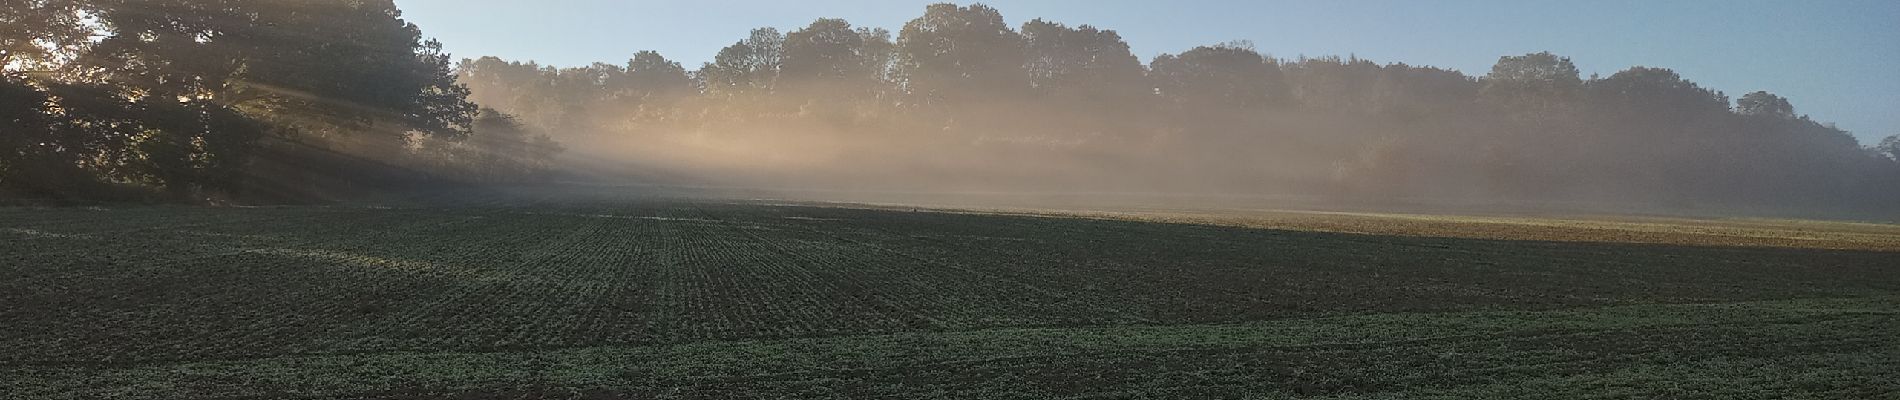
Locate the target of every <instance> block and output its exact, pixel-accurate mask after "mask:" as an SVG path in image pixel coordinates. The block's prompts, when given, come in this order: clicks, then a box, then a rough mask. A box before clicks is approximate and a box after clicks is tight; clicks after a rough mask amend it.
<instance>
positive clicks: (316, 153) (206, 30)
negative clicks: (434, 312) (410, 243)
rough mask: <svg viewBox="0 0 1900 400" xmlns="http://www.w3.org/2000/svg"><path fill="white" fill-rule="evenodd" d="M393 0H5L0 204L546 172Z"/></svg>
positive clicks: (282, 194) (307, 189)
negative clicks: (3, 200) (10, 199)
mask: <svg viewBox="0 0 1900 400" xmlns="http://www.w3.org/2000/svg"><path fill="white" fill-rule="evenodd" d="M401 15H402V14H401V11H399V10H398V9H397V8H396V6H395V4H394V3H393V2H392V1H390V0H349V1H300V0H9V1H8V2H7V3H6V6H5V7H0V65H4V66H5V70H4V72H5V73H4V74H0V114H4V116H0V124H4V125H3V126H0V132H3V133H0V193H4V194H6V195H10V196H21V197H37V198H55V199H140V198H144V199H174V200H177V199H183V200H197V201H202V200H222V199H232V198H251V199H270V200H293V199H310V198H324V197H335V196H343V195H348V194H350V193H360V192H363V191H365V190H369V189H372V188H378V187H388V186H398V185H410V184H414V183H417V182H428V181H502V180H518V179H525V178H530V177H533V176H535V175H538V174H542V173H544V171H545V169H546V168H547V166H548V164H549V163H550V162H551V161H552V157H553V155H554V153H556V152H558V151H559V150H560V149H559V146H558V145H557V144H555V143H553V142H552V141H551V139H549V138H547V137H546V136H544V135H538V134H534V133H532V132H531V131H530V130H529V129H528V127H526V126H524V125H522V124H520V123H519V122H516V121H515V120H514V119H513V117H511V116H507V115H504V114H500V113H498V112H495V111H493V110H483V109H480V108H478V106H477V105H475V104H474V103H471V102H469V101H468V100H467V97H468V88H467V87H466V86H464V85H461V84H459V83H457V82H456V81H455V79H456V76H455V73H454V63H453V60H452V59H451V58H450V56H449V55H448V54H445V53H444V52H443V51H442V46H441V44H440V43H437V42H435V41H430V40H424V39H423V37H422V33H421V31H420V30H419V29H418V28H417V27H416V26H415V25H413V24H410V23H407V22H405V21H404V20H402V19H401Z"/></svg>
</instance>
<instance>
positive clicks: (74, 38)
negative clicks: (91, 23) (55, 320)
mask: <svg viewBox="0 0 1900 400" xmlns="http://www.w3.org/2000/svg"><path fill="white" fill-rule="evenodd" d="M82 5H83V3H82V1H80V0H7V1H6V2H4V3H0V68H4V69H5V70H6V71H7V72H14V69H15V67H16V66H18V67H22V68H23V69H45V68H48V67H50V66H52V65H54V64H57V62H58V60H57V59H60V58H69V57H72V56H74V55H75V54H76V53H77V52H78V51H79V47H80V46H81V45H82V44H83V43H85V40H86V36H87V35H88V34H89V33H90V31H89V30H87V26H86V25H87V24H86V21H85V14H84V12H83V11H84V10H85V8H84V7H82Z"/></svg>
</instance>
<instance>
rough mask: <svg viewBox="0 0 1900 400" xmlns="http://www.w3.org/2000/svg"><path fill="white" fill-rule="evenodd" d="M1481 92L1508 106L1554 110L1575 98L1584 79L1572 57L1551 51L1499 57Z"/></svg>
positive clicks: (1493, 101) (1529, 109)
mask: <svg viewBox="0 0 1900 400" xmlns="http://www.w3.org/2000/svg"><path fill="white" fill-rule="evenodd" d="M1483 81H1484V89H1483V90H1482V92H1480V94H1481V95H1482V96H1483V97H1484V98H1485V99H1487V100H1489V101H1490V102H1491V103H1492V104H1494V105H1498V106H1500V107H1502V108H1505V109H1513V110H1523V111H1528V112H1531V113H1538V112H1551V111H1554V110H1555V109H1557V108H1560V107H1565V106H1567V105H1568V104H1569V103H1570V102H1572V101H1574V99H1575V97H1576V95H1577V92H1578V90H1579V89H1580V88H1581V87H1582V86H1583V80H1582V78H1581V77H1580V76H1579V74H1578V72H1577V66H1576V64H1572V63H1571V62H1570V58H1569V57H1560V56H1557V55H1555V54H1551V53H1550V52H1540V53H1531V54H1525V55H1522V56H1505V57H1498V62H1497V64H1494V65H1492V66H1491V72H1490V73H1488V74H1485V76H1484V79H1483Z"/></svg>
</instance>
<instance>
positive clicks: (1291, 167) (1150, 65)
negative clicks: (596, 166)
mask: <svg viewBox="0 0 1900 400" xmlns="http://www.w3.org/2000/svg"><path fill="white" fill-rule="evenodd" d="M0 66H4V74H0V114H4V115H0V195H6V196H35V197H54V198H121V197H171V198H186V199H205V198H223V197H244V198H308V197H329V196H341V195H347V194H349V193H352V192H355V191H359V190H370V189H374V188H379V187H392V186H394V187H400V186H406V185H414V184H417V183H426V182H496V181H517V180H530V179H536V178H537V177H541V176H545V175H546V174H547V173H549V171H550V170H551V169H552V168H553V163H554V162H555V157H556V155H557V154H560V153H562V152H563V149H564V148H565V149H566V152H567V153H568V154H570V155H571V156H572V157H569V160H568V162H574V161H576V160H579V161H590V162H591V161H595V160H615V161H624V162H629V163H632V164H635V165H632V167H637V168H649V169H653V170H665V171H695V172H699V173H706V174H720V173H727V174H730V175H733V176H746V177H750V178H751V179H755V180H756V181H757V182H760V183H769V184H779V185H831V186H844V187H867V188H891V189H908V188H916V189H931V190H942V189H951V190H955V189H985V190H1044V191H1069V192H1083V191H1119V192H1206V193H1215V192H1218V193H1241V194H1298V195H1320V196H1330V197H1332V198H1337V199H1342V200H1373V201H1388V200H1389V201H1415V200H1487V201H1513V202H1526V203H1548V204H1561V203H1563V202H1577V203H1591V204H1630V205H1637V206H1652V207H1662V208H1670V209H1698V208H1706V209H1711V210H1714V209H1749V210H1774V211H1780V210H1797V211H1798V210H1854V211H1878V212H1893V211H1896V209H1900V161H1896V160H1897V159H1900V137H1890V138H1888V139H1886V140H1884V141H1881V142H1880V143H1878V144H1875V145H1873V146H1868V147H1863V146H1862V145H1861V144H1860V143H1858V142H1857V141H1856V140H1855V139H1854V138H1853V137H1852V136H1851V135H1849V134H1848V133H1847V132H1844V131H1842V130H1840V129H1837V128H1835V127H1833V126H1832V125H1830V124H1825V123H1820V122H1816V121H1813V120H1811V119H1809V118H1807V117H1806V116H1804V115H1801V114H1799V113H1798V112H1797V111H1796V109H1795V108H1794V107H1793V105H1792V104H1790V102H1789V101H1788V100H1787V99H1784V98H1782V97H1779V96H1776V95H1773V94H1770V93H1767V92H1753V93H1748V94H1745V95H1742V96H1741V97H1740V98H1737V99H1734V100H1733V101H1731V99H1730V98H1729V97H1728V96H1727V95H1725V94H1724V93H1721V92H1718V91H1713V90H1710V89H1706V88H1702V87H1699V86H1698V85H1696V84H1695V83H1693V82H1690V81H1688V80H1686V79H1683V78H1682V77H1680V76H1678V75H1677V74H1676V73H1675V72H1673V71H1670V70H1668V69H1662V68H1650V67H1633V68H1630V69H1627V70H1624V71H1620V72H1617V73H1615V74H1612V75H1610V76H1608V77H1599V76H1590V77H1587V78H1586V77H1583V76H1581V75H1580V73H1579V71H1578V70H1577V68H1576V67H1575V66H1574V65H1573V64H1572V63H1571V62H1570V60H1569V59H1567V58H1564V57H1561V56H1557V55H1553V54H1549V53H1536V54H1526V55H1521V56H1508V57H1502V58H1500V59H1499V61H1498V62H1497V64H1496V65H1495V66H1493V67H1492V69H1491V71H1489V72H1488V73H1486V74H1484V75H1483V76H1478V77H1473V76H1467V75H1465V74H1463V73H1461V72H1458V71H1453V70H1446V69H1440V68H1433V67H1422V66H1412V65H1407V64H1402V63H1399V64H1378V63H1374V62H1372V61H1368V60H1363V59H1359V58H1357V57H1344V58H1342V57H1317V58H1308V57H1300V58H1294V59H1283V58H1277V57H1271V56H1267V55H1263V54H1261V53H1260V52H1259V51H1258V50H1256V49H1255V47H1254V46H1253V45H1252V44H1251V43H1247V42H1232V43H1223V44H1216V45H1208V46H1201V47H1196V48H1192V49H1188V50H1186V51H1183V52H1180V53H1176V54H1164V55H1161V56H1158V57H1155V58H1154V59H1152V60H1150V61H1149V62H1147V63H1145V64H1144V63H1143V62H1142V60H1141V59H1140V58H1138V57H1136V56H1135V55H1134V54H1132V53H1131V52H1130V50H1129V48H1128V45H1127V43H1126V42H1125V41H1123V40H1122V38H1121V37H1120V35H1118V34H1117V33H1116V32H1115V31H1113V30H1105V29H1098V28H1096V27H1092V26H1088V25H1082V26H1069V25H1065V24H1061V23H1056V22H1051V21H1046V20H1041V19H1037V20H1032V21H1029V22H1027V23H1024V24H1022V25H1021V26H1011V25H1009V24H1006V23H1005V22H1004V19H1003V17H1002V15H1001V14H1000V13H999V12H998V11H997V10H995V9H993V8H990V7H988V6H984V5H981V4H977V5H969V6H958V5H953V4H936V5H931V6H929V7H927V9H926V10H925V13H924V15H923V16H920V17H918V18H916V19H914V20H911V21H910V22H909V23H907V24H905V25H904V26H903V27H902V28H901V29H899V30H898V31H897V32H894V33H893V32H891V31H888V30H884V29H877V28H865V27H856V26H853V25H851V24H850V23H849V22H846V21H844V20H840V19H819V20H816V21H813V22H812V23H811V24H809V25H806V26H804V27H800V28H797V29H794V30H791V31H790V32H781V31H779V30H777V29H774V28H760V29H756V30H753V31H752V32H750V34H749V35H747V36H745V37H744V38H742V39H740V40H738V41H736V42H734V43H733V44H732V45H730V46H727V47H725V48H723V49H721V50H720V51H719V52H718V53H717V56H716V57H715V58H714V59H713V60H712V61H710V62H707V63H704V64H702V65H700V66H698V67H697V68H695V69H688V68H685V67H684V66H682V65H680V64H679V63H677V62H674V61H671V60H668V59H666V58H665V57H663V56H661V55H660V54H658V53H655V52H640V53H637V54H635V55H633V57H631V59H630V60H628V61H627V62H626V63H624V64H610V63H596V64H593V65H588V66H582V67H572V68H555V67H551V66H543V65H538V64H536V63H533V62H514V61H507V60H502V59H499V58H494V57H483V58H478V59H464V60H461V61H460V63H459V64H458V63H455V62H452V61H451V58H450V56H449V55H447V54H444V53H443V51H442V48H441V46H440V44H438V43H436V42H433V41H428V40H424V39H423V36H422V34H421V32H420V30H419V29H418V28H417V27H416V26H414V25H412V24H409V23H407V22H405V21H403V20H402V19H401V12H400V11H399V10H398V9H397V8H396V6H395V4H394V3H393V2H392V1H389V0H347V1H303V0H12V1H10V2H8V3H7V6H6V7H0ZM478 105H479V106H478ZM556 140H559V141H560V144H557V143H556ZM563 144H565V145H563ZM623 167H624V166H623Z"/></svg>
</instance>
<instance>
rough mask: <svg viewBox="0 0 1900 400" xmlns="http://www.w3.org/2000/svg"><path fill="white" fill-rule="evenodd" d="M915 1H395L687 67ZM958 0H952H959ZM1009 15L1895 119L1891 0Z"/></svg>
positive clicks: (1004, 5) (1156, 49)
mask: <svg viewBox="0 0 1900 400" xmlns="http://www.w3.org/2000/svg"><path fill="white" fill-rule="evenodd" d="M934 2H939V1H930V0H397V1H396V3H397V5H399V6H401V7H402V9H403V10H404V12H405V14H404V17H406V18H407V19H409V20H410V21H412V22H415V23H416V24H418V25H421V26H422V29H423V32H424V34H426V35H428V36H431V37H435V38H438V39H441V40H442V41H443V42H444V44H445V45H446V46H447V47H448V49H449V50H450V51H451V52H453V53H455V54H456V55H457V56H459V57H477V56H484V55H494V56H500V57H502V58H507V59H516V60H536V61H540V62H542V63H544V64H552V65H558V66H575V65H584V64H587V63H591V62H595V61H605V62H612V63H625V62H626V60H627V58H629V57H630V56H631V55H632V54H633V53H634V52H636V51H639V50H658V51H659V52H660V53H661V54H664V55H666V56H667V57H668V58H672V59H674V60H676V61H679V62H680V63H681V64H684V65H686V67H687V68H688V69H694V68H697V67H698V65H699V63H701V62H705V61H708V60H710V59H711V58H712V55H713V54H714V53H716V52H717V51H718V50H719V48H721V47H724V46H726V45H729V44H732V42H734V41H737V40H739V39H740V38H743V37H745V35H746V32H748V31H749V30H751V29H752V28H756V27H762V26H772V27H778V28H779V29H780V30H784V31H790V30H792V29H795V28H798V27H801V26H804V25H805V24H806V23H809V22H811V20H813V19H816V18H820V17H831V18H844V19H846V20H848V21H850V22H851V23H853V24H854V25H857V26H874V27H883V28H887V29H890V30H891V31H893V32H895V31H897V30H898V28H899V27H902V26H903V24H904V22H905V21H908V20H910V19H912V18H915V17H917V16H919V15H922V14H923V10H924V6H925V5H926V4H929V3H934ZM962 3H963V4H967V3H968V2H962ZM984 3H986V4H989V5H991V6H994V7H996V8H997V9H999V10H1001V11H1002V12H1003V17H1004V18H1006V19H1008V20H1009V22H1010V23H1011V24H1013V25H1020V24H1021V23H1022V22H1023V21H1027V20H1029V19H1033V18H1043V19H1047V20H1051V21H1056V22H1062V23H1067V24H1070V25H1079V24H1091V25H1095V26H1098V27H1102V28H1107V29H1114V30H1117V31H1119V32H1121V34H1122V37H1123V38H1125V39H1127V40H1128V43H1129V44H1130V45H1131V46H1132V47H1133V48H1134V51H1135V54H1136V55H1138V56H1141V57H1142V58H1143V59H1144V61H1145V60H1147V59H1150V58H1152V57H1153V56H1155V55H1157V54H1161V53H1170V52H1179V51H1182V50H1185V49H1188V48H1192V47H1193V46H1196V45H1203V44H1213V43H1220V42H1226V41H1231V40H1237V39H1246V40H1252V41H1253V42H1254V43H1255V45H1256V47H1257V48H1258V49H1259V50H1260V51H1261V52H1263V53H1268V54H1271V55H1273V56H1276V57H1282V58H1292V57H1296V56H1300V55H1308V56H1318V55H1348V54H1356V55H1358V56H1360V57H1362V58H1368V59H1372V60H1374V61H1378V62H1381V63H1389V62H1405V63H1408V64H1412V65H1432V66H1439V67H1447V68H1453V69H1458V70H1461V71H1464V72H1465V73H1467V74H1470V75H1482V74H1484V72H1485V71H1487V70H1489V69H1490V66H1491V64H1492V63H1493V62H1495V61H1497V58H1498V56H1502V55H1515V54H1523V53H1530V52H1537V51H1551V52H1554V53H1557V54H1559V55H1563V56H1568V57H1571V58H1572V59H1573V60H1574V61H1575V62H1576V63H1577V66H1578V67H1579V68H1580V69H1582V70H1583V72H1584V75H1585V77H1588V75H1589V74H1591V73H1601V74H1603V75H1604V76H1608V75H1610V74H1612V73H1615V72H1616V71H1618V70H1622V69H1624V68H1627V67H1630V66H1635V65H1643V66H1654V67H1666V68H1671V69H1674V70H1676V72H1678V73H1681V74H1682V75H1683V76H1684V77H1686V78H1688V79H1689V80H1692V81H1695V82H1697V83H1700V84H1702V86H1704V87H1709V88H1713V89H1716V90H1721V91H1724V92H1726V93H1728V95H1729V97H1731V98H1735V97H1740V96H1741V94H1743V93H1747V92H1751V91H1756V90H1767V91H1770V92H1774V93H1776V94H1780V95H1782V96H1785V97H1788V98H1789V99H1790V100H1791V101H1793V102H1794V104H1795V108H1796V110H1797V112H1800V113H1804V114H1809V115H1811V116H1813V117H1814V118H1815V119H1817V120H1821V121H1831V122H1835V123H1838V124H1839V125H1840V127H1841V128H1843V129H1847V130H1849V131H1852V132H1854V133H1855V134H1856V135H1857V136H1859V137H1860V138H1861V141H1862V142H1863V143H1871V142H1872V141H1874V140H1878V138H1880V137H1885V136H1887V135H1892V134H1900V1H1897V0H1864V1H1848V0H1831V1H1830V0H1814V1H1763V0H1668V1H1660V0H1629V1H1625V0H1612V1H1526V0H1439V1H1360V0H1349V1H1323V0H1310V1H1264V0H1147V1H1124V0H992V1H986V2H984Z"/></svg>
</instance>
